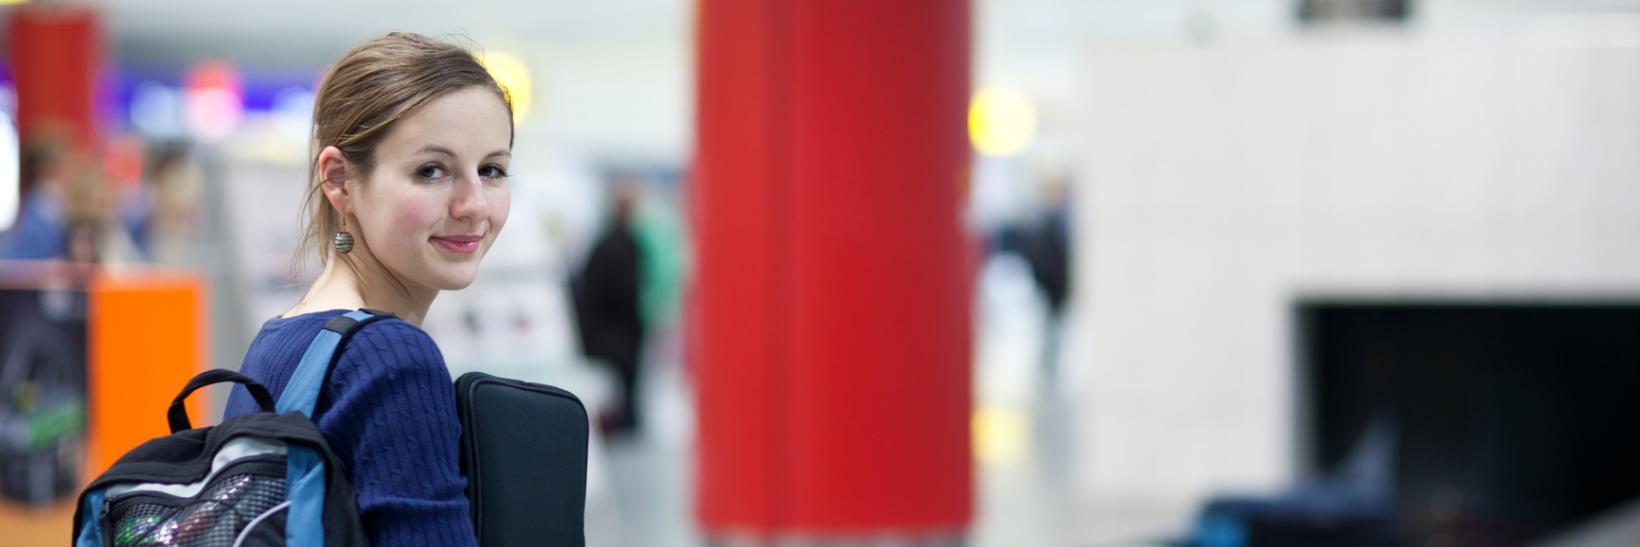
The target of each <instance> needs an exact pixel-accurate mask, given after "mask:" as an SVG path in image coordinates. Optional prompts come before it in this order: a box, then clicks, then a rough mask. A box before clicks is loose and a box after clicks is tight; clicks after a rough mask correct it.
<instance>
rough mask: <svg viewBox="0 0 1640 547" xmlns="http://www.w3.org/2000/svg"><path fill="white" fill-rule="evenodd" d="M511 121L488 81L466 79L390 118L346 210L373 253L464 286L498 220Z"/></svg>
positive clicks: (416, 275) (505, 194) (429, 280)
mask: <svg viewBox="0 0 1640 547" xmlns="http://www.w3.org/2000/svg"><path fill="white" fill-rule="evenodd" d="M511 138H512V125H511V123H510V122H509V115H508V113H507V107H506V105H505V104H503V103H502V102H501V98H500V97H499V96H497V95H496V93H495V91H492V90H489V89H485V88H481V87H469V88H467V89H463V90H460V91H455V92H452V93H450V94H447V95H445V96H443V97H440V98H438V99H434V100H433V101H431V102H428V103H427V104H425V105H423V106H422V107H421V108H420V109H419V110H417V111H416V112H414V113H412V114H411V115H409V116H406V117H404V118H402V119H400V120H399V121H398V123H397V124H396V125H395V127H394V128H393V129H392V130H391V131H390V132H389V133H388V135H387V136H386V137H385V138H383V139H382V142H381V144H379V145H378V146H377V148H376V151H375V164H376V165H375V168H374V169H373V170H372V171H371V173H370V176H369V179H368V180H367V181H366V182H365V184H363V185H361V186H359V187H357V188H356V192H357V193H356V194H355V196H356V198H355V200H354V202H353V213H354V216H355V218H357V219H358V223H359V226H358V227H357V228H355V229H357V230H359V231H361V232H363V236H364V240H365V242H367V245H368V247H369V249H370V252H371V254H372V255H374V256H375V258H376V260H377V261H379V262H381V264H382V265H383V266H385V267H386V268H387V269H388V270H389V271H390V272H392V273H393V274H394V275H395V276H397V277H398V278H399V280H400V281H402V282H405V283H406V284H410V285H413V286H420V287H424V288H430V289H438V290H455V289H461V288H465V287H466V286H467V285H469V284H471V283H472V282H473V277H474V276H475V275H477V273H478V262H479V260H480V259H482V258H483V257H484V253H485V252H487V251H489V249H490V245H491V244H492V243H494V242H495V236H496V235H497V234H499V233H500V232H501V227H502V225H505V224H506V223H507V209H508V208H509V207H510V206H511V199H512V196H511V190H509V189H508V187H507V165H508V163H509V162H510V161H511V160H512V152H511V151H510V148H511V143H510V142H509V141H510V140H511Z"/></svg>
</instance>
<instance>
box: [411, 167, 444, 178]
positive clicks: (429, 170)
mask: <svg viewBox="0 0 1640 547" xmlns="http://www.w3.org/2000/svg"><path fill="white" fill-rule="evenodd" d="M416 176H419V177H421V178H424V179H441V178H444V168H443V167H440V166H437V165H423V166H421V168H419V169H416Z"/></svg>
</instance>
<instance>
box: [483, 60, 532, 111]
mask: <svg viewBox="0 0 1640 547" xmlns="http://www.w3.org/2000/svg"><path fill="white" fill-rule="evenodd" d="M478 61H479V62H480V63H483V64H484V68H485V69H486V70H489V71H490V77H491V78H495V81H496V83H499V84H501V87H502V88H505V89H506V90H507V94H508V95H509V96H511V97H512V103H513V105H512V106H513V123H514V124H518V123H521V122H523V121H524V116H525V115H526V114H529V111H530V69H529V67H528V66H525V65H524V60H523V59H520V58H519V57H518V56H517V55H513V54H511V53H507V52H505V51H491V52H486V53H484V54H482V55H480V56H479V59H478Z"/></svg>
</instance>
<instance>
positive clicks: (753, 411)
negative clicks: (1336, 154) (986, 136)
mask: <svg viewBox="0 0 1640 547" xmlns="http://www.w3.org/2000/svg"><path fill="white" fill-rule="evenodd" d="M697 8H698V11H697V14H696V21H697V33H698V34H697V41H698V42H697V70H698V74H697V82H698V84H697V86H698V88H697V98H696V101H697V120H696V123H697V144H696V146H697V150H696V158H695V173H694V176H693V177H692V181H693V196H692V199H693V200H694V201H695V203H694V207H693V212H694V214H695V219H694V221H695V229H696V234H697V246H698V247H697V250H698V256H699V268H698V272H697V273H698V275H697V279H696V287H695V289H696V291H697V292H696V294H695V295H694V298H693V301H694V302H695V303H696V304H697V305H698V309H697V310H695V312H694V318H695V320H696V329H695V331H694V334H693V338H692V354H691V359H693V361H694V363H695V370H696V371H697V386H698V391H697V399H698V402H697V406H698V418H699V434H700V439H699V458H698V459H697V466H698V468H697V475H696V491H697V492H698V495H699V498H698V510H699V518H700V521H701V523H702V525H703V527H704V528H705V529H706V530H707V531H708V533H710V534H744V533H751V534H754V535H762V536H772V535H782V534H787V535H791V534H795V535H802V536H804V537H815V536H827V535H834V534H835V535H848V534H861V533H867V534H870V533H886V534H895V533H921V532H929V531H935V532H939V531H944V532H949V531H957V530H961V529H962V528H963V527H964V526H966V524H967V523H968V521H969V519H970V517H971V515H972V509H973V478H972V477H973V462H972V456H971V449H970V440H969V430H968V427H969V415H970V407H971V395H970V392H971V386H970V383H971V374H970V358H969V357H970V356H969V353H970V349H969V344H970V343H969V338H970V337H969V330H970V328H971V327H970V322H969V321H970V313H969V295H970V290H969V285H968V282H969V280H970V278H971V276H970V275H969V272H968V269H969V262H968V260H967V258H966V257H967V256H968V254H967V253H966V251H965V247H964V245H965V243H964V235H963V231H962V225H961V221H960V200H961V195H960V194H961V192H962V188H963V186H964V184H965V173H966V166H967V164H968V145H967V139H966V133H965V128H966V126H965V120H966V118H965V114H966V104H967V97H968V89H969V80H968V71H969V55H970V54H969V40H970V38H969V33H970V31H969V6H968V3H967V2H963V1H955V2H953V1H949V0H900V1H895V2H874V1H866V0H843V1H832V0H702V1H701V2H699V3H698V4H697Z"/></svg>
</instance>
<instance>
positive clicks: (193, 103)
mask: <svg viewBox="0 0 1640 547" xmlns="http://www.w3.org/2000/svg"><path fill="white" fill-rule="evenodd" d="M182 113H183V119H184V120H186V121H187V125H188V132H189V133H190V134H192V135H193V136H194V137H195V138H198V139H200V140H202V141H207V142H216V141H221V140H223V139H226V138H228V136H230V135H232V134H233V132H234V130H236V129H238V128H239V122H240V121H241V120H242V119H243V118H244V116H245V100H244V89H243V87H241V85H240V82H239V73H238V72H236V71H235V70H234V69H233V67H232V66H230V65H229V64H228V63H225V62H222V61H207V62H204V63H200V64H198V65H195V66H194V68H193V69H192V70H190V71H188V78H187V82H186V83H184V84H183V92H182Z"/></svg>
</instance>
